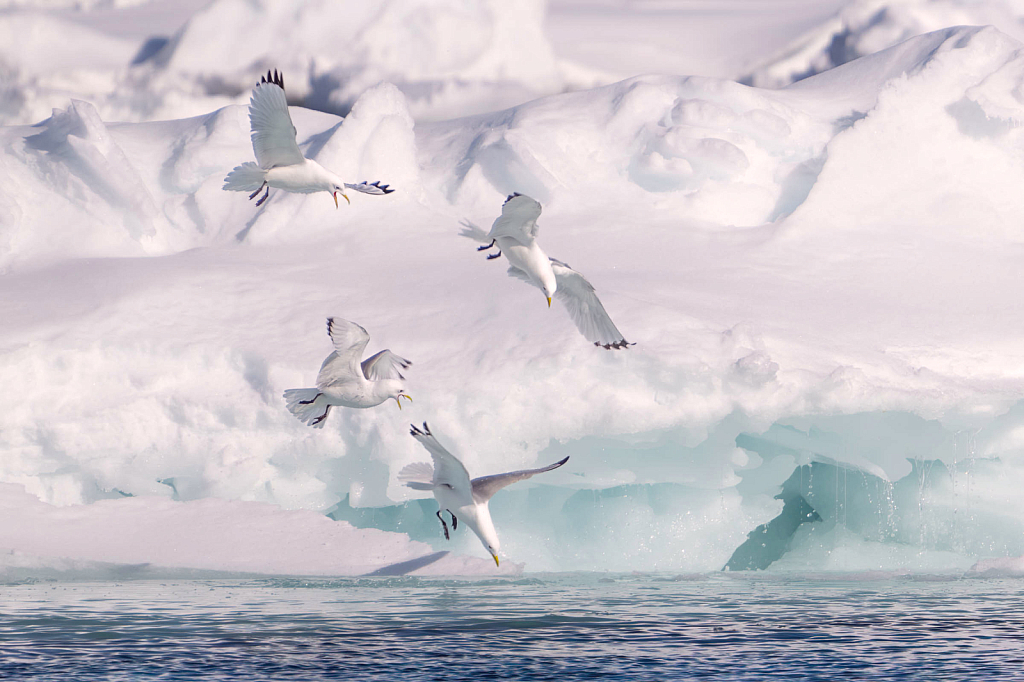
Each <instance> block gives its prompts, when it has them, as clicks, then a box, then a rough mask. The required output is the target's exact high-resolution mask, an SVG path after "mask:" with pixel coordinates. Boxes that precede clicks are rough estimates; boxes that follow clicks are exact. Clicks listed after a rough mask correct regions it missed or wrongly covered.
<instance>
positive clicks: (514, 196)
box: [502, 192, 523, 206]
mask: <svg viewBox="0 0 1024 682" xmlns="http://www.w3.org/2000/svg"><path fill="white" fill-rule="evenodd" d="M521 196H523V195H522V194H521V193H519V192H512V194H509V195H508V196H507V197H505V203H504V204H502V206H504V205H505V204H507V203H508V202H510V201H512V200H513V199H515V198H516V197H521Z"/></svg>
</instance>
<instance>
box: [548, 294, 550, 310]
mask: <svg viewBox="0 0 1024 682" xmlns="http://www.w3.org/2000/svg"><path fill="white" fill-rule="evenodd" d="M548 307H549V308H550V307H551V297H550V296H548Z"/></svg>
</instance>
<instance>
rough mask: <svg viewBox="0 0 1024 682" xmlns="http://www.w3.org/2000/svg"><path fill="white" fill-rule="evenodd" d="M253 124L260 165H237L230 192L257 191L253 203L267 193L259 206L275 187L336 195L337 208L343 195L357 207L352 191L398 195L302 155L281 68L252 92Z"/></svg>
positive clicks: (227, 185) (230, 177) (226, 186)
mask: <svg viewBox="0 0 1024 682" xmlns="http://www.w3.org/2000/svg"><path fill="white" fill-rule="evenodd" d="M249 125H250V127H251V128H252V150H253V151H254V152H255V153H256V163H253V162H252V161H247V162H245V163H243V164H242V165H241V166H235V168H234V169H233V170H232V171H231V172H230V173H228V175H227V177H226V178H224V189H226V190H231V191H234V192H252V194H250V195H249V199H255V198H256V196H257V195H258V194H259V193H260V192H261V191H262V190H263V189H264V188H266V190H267V191H266V194H264V195H263V197H262V198H260V199H259V200H258V201H257V202H256V205H257V206H259V205H260V204H262V203H263V202H264V201H266V200H267V197H269V196H270V188H271V187H274V188H277V189H283V190H287V191H289V192H299V193H301V194H311V193H313V192H330V193H331V194H332V195H333V196H334V205H335V207H337V206H338V195H339V194H340V195H341V196H343V197H345V201H348V202H349V203H350V204H351V203H352V202H351V201H350V200H349V198H348V195H347V194H345V189H346V188H348V189H354V190H356V191H357V192H363V193H364V194H390V193H391V192H394V191H395V190H393V189H388V186H387V185H382V184H380V181H377V182H374V183H368V182H361V183H359V184H350V183H347V182H345V181H343V180H342V179H341V178H339V177H338V176H337V175H335V174H334V173H332V172H331V171H329V170H327V169H326V168H324V167H323V166H321V165H320V164H319V163H317V162H316V161H313V160H312V159H307V158H306V157H304V156H303V155H302V152H301V151H299V145H298V144H297V143H296V142H295V135H296V130H295V126H294V125H292V117H291V115H290V114H289V113H288V100H286V99H285V96H284V77H283V76H282V75H281V74H279V73H278V72H277V70H276V69H275V70H274V71H273V73H271V72H270V71H268V72H267V75H266V76H263V77H262V78H261V79H260V82H259V83H257V84H256V87H255V88H253V90H252V97H251V98H250V99H249ZM253 190H255V191H253Z"/></svg>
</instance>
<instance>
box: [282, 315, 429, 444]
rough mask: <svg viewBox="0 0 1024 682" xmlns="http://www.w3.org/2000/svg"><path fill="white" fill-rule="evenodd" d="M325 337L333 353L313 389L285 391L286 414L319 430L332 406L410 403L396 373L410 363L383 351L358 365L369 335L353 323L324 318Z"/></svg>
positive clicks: (399, 374)
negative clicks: (406, 401) (331, 343)
mask: <svg viewBox="0 0 1024 682" xmlns="http://www.w3.org/2000/svg"><path fill="white" fill-rule="evenodd" d="M327 334H328V336H330V337H331V341H332V342H333V343H334V352H332V353H331V354H330V355H328V356H327V359H326V360H324V362H323V364H322V365H321V366H320V373H319V374H318V375H317V377H316V388H289V389H288V390H287V391H285V392H284V399H285V403H286V405H287V406H288V411H289V412H291V413H292V414H294V415H295V416H296V417H297V418H298V419H299V421H302V422H305V423H306V424H309V425H310V426H313V427H316V428H321V429H322V428H323V426H324V420H325V419H327V415H328V414H329V413H330V411H331V408H332V407H335V406H338V407H374V406H376V405H380V404H381V403H382V402H384V401H385V400H387V399H388V398H394V399H395V402H396V403H398V407H399V408H401V407H402V401H401V398H408V399H409V401H410V402H412V398H411V397H409V395H408V394H406V392H405V390H404V384H403V383H402V382H403V380H404V379H405V377H404V376H402V373H401V371H400V370H403V369H406V368H408V367H409V366H410V365H412V363H411V362H409V361H408V360H406V359H405V358H402V357H399V356H397V355H395V354H394V353H392V352H391V351H390V350H386V349H385V350H382V351H380V352H379V353H376V354H375V355H371V356H370V357H368V358H366V359H365V360H363V361H362V362H360V358H362V357H363V352H364V351H365V350H366V344H367V343H369V341H370V335H369V334H368V333H367V331H366V330H365V329H363V328H362V327H360V326H359V325H358V324H356V323H355V322H349V321H348V320H343V319H341V318H340V317H328V318H327Z"/></svg>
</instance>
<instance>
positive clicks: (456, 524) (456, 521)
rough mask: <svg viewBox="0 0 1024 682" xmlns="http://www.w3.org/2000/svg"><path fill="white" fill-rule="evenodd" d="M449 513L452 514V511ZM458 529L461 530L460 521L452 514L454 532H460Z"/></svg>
mask: <svg viewBox="0 0 1024 682" xmlns="http://www.w3.org/2000/svg"><path fill="white" fill-rule="evenodd" d="M448 513H449V514H452V510H451V509H449V510H448ZM458 529H459V519H458V517H456V516H455V514H452V530H458Z"/></svg>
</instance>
